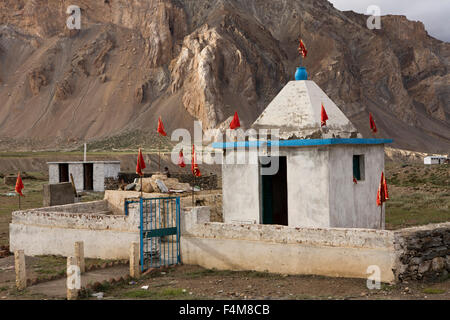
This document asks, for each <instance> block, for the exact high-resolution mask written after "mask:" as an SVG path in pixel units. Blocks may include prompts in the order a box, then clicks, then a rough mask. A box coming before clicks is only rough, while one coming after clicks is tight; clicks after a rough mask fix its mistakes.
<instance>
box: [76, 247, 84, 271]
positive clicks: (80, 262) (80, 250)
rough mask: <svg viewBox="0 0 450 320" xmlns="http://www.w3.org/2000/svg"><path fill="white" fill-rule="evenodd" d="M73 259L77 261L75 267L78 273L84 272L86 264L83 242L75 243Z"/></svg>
mask: <svg viewBox="0 0 450 320" xmlns="http://www.w3.org/2000/svg"><path fill="white" fill-rule="evenodd" d="M75 258H76V259H77V266H78V267H80V272H81V273H84V272H86V264H85V262H84V242H83V241H77V242H75Z"/></svg>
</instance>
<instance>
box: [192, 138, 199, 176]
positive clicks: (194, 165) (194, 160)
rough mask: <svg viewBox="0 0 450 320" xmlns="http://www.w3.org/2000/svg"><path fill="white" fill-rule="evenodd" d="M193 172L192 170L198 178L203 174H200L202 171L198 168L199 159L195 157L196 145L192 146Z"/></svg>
mask: <svg viewBox="0 0 450 320" xmlns="http://www.w3.org/2000/svg"><path fill="white" fill-rule="evenodd" d="M191 170H192V174H193V175H194V176H196V177H200V176H201V173H200V169H199V168H198V164H197V157H196V156H195V149H194V145H192V162H191Z"/></svg>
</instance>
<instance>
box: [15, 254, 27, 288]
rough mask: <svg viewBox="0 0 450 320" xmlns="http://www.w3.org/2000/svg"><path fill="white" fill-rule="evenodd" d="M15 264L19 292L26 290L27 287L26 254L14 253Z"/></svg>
mask: <svg viewBox="0 0 450 320" xmlns="http://www.w3.org/2000/svg"><path fill="white" fill-rule="evenodd" d="M14 264H15V269H16V287H17V290H24V289H25V288H26V287H27V270H26V266H25V252H24V251H23V250H16V251H14Z"/></svg>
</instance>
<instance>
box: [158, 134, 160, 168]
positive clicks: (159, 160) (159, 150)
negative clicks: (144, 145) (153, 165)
mask: <svg viewBox="0 0 450 320" xmlns="http://www.w3.org/2000/svg"><path fill="white" fill-rule="evenodd" d="M158 135H159V145H158V173H161V135H160V134H158Z"/></svg>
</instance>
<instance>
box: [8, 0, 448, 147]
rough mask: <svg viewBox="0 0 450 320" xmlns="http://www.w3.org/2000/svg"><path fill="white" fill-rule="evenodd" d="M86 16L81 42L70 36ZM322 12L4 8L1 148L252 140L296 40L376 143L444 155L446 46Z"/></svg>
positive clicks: (114, 5)
mask: <svg viewBox="0 0 450 320" xmlns="http://www.w3.org/2000/svg"><path fill="white" fill-rule="evenodd" d="M72 4H77V5H78V6H79V7H80V8H81V30H79V31H78V30H69V29H68V28H67V27H66V20H67V18H68V16H69V15H68V14H67V13H66V10H67V7H68V6H69V5H72ZM366 20H367V17H366V16H364V15H360V14H356V13H354V12H341V11H339V10H337V9H335V8H334V7H333V6H332V4H330V3H329V2H328V1H326V0H96V1H93V0H77V1H65V0H39V1H38V0H28V1H25V0H3V1H1V2H0V148H3V149H7V148H11V147H12V146H13V147H14V148H18V147H22V148H28V149H35V148H42V147H56V146H63V145H71V144H77V143H81V142H84V140H88V141H92V140H99V139H106V138H108V137H111V136H115V135H119V134H123V133H124V132H132V131H133V130H136V129H138V130H144V131H148V132H154V131H155V129H156V123H157V118H158V117H159V116H160V115H161V116H162V118H163V120H164V124H165V126H166V129H167V130H168V131H169V132H170V131H172V130H174V129H176V128H188V129H192V126H193V120H194V119H200V120H201V121H202V122H203V127H204V128H215V127H218V126H220V125H222V126H223V123H224V122H225V121H229V119H230V117H231V116H232V115H233V114H234V112H235V111H238V113H239V116H240V118H241V122H242V124H243V125H244V126H247V127H249V126H250V125H251V124H252V123H253V121H254V120H255V119H256V118H257V117H258V116H259V115H260V113H261V112H262V111H263V110H264V108H265V107H266V106H267V104H268V103H269V102H270V101H271V100H272V99H273V98H274V96H275V95H276V94H277V93H278V92H279V91H280V90H281V88H282V87H283V86H284V85H285V84H286V83H287V82H288V81H290V80H292V79H293V77H294V73H295V68H296V66H298V63H299V61H298V60H299V57H298V53H297V46H298V37H299V33H300V30H301V33H302V38H303V39H304V42H305V44H306V46H307V47H308V51H309V54H308V58H307V59H305V65H306V67H307V70H308V73H309V78H310V79H311V80H314V81H315V82H316V83H317V84H318V85H319V86H320V87H321V88H322V89H323V90H324V91H325V92H326V93H327V94H328V95H329V96H330V97H331V98H332V99H333V100H334V101H335V102H336V104H337V105H338V106H339V107H340V108H341V109H342V111H343V112H344V113H345V114H346V115H347V116H348V117H349V118H350V120H351V121H352V122H353V123H354V124H355V126H356V127H357V128H358V129H359V131H360V132H361V133H362V134H363V136H366V137H371V134H370V130H369V125H368V123H369V121H368V113H369V112H372V114H373V115H374V118H375V121H376V122H377V126H378V127H379V131H380V133H379V137H389V138H393V139H394V141H395V142H394V145H393V146H395V147H401V148H404V149H410V150H418V151H426V152H441V153H445V152H448V150H449V149H450V103H449V102H450V73H449V68H450V44H449V43H446V42H442V41H439V40H437V39H434V38H432V37H430V36H429V35H428V34H427V32H426V30H425V28H424V25H423V24H422V23H421V22H413V21H408V20H407V19H406V18H405V17H403V16H385V17H383V18H382V28H381V29H380V30H369V29H368V28H367V26H366Z"/></svg>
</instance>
